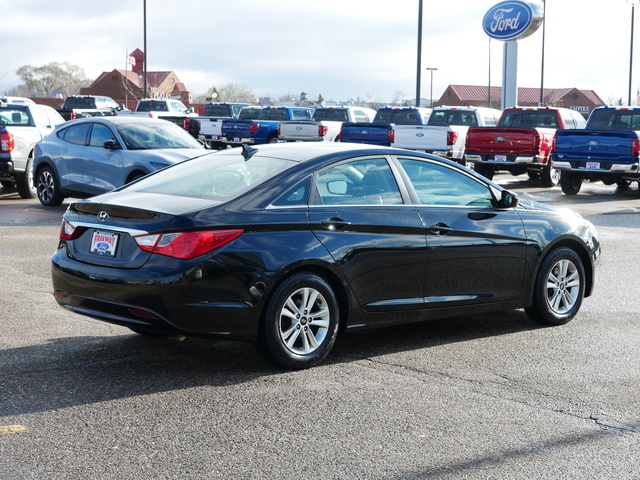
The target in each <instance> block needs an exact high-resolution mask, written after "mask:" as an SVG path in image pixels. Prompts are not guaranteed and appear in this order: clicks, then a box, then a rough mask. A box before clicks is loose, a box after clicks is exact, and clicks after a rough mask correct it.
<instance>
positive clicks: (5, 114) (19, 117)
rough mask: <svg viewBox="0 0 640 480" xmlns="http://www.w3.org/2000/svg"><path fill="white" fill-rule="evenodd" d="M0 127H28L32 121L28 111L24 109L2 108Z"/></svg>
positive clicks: (0, 110) (0, 111)
mask: <svg viewBox="0 0 640 480" xmlns="http://www.w3.org/2000/svg"><path fill="white" fill-rule="evenodd" d="M0 125H7V126H10V127H16V126H17V127H28V126H30V125H31V121H30V120H29V115H28V114H27V111H26V110H25V109H23V108H12V107H0Z"/></svg>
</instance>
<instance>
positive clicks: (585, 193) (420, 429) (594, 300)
mask: <svg viewBox="0 0 640 480" xmlns="http://www.w3.org/2000/svg"><path fill="white" fill-rule="evenodd" d="M495 180H497V181H498V182H500V183H503V184H505V185H508V186H509V187H508V188H511V189H512V190H514V191H516V192H518V193H519V194H520V195H521V196H526V197H529V198H533V199H535V200H540V201H545V202H547V203H552V204H555V205H562V206H566V207H568V208H571V209H573V210H576V211H578V212H579V213H581V214H582V215H584V216H585V217H587V218H588V219H589V220H591V221H592V222H593V223H594V224H595V225H596V227H597V228H598V233H599V236H600V240H601V242H602V247H603V255H602V259H601V262H600V265H599V271H598V279H597V282H596V291H595V293H594V295H593V296H592V297H590V298H588V299H586V300H585V302H584V304H583V307H582V310H581V313H580V314H579V315H578V317H577V318H576V319H574V320H573V321H572V322H570V323H569V324H567V325H565V326H561V327H552V328H543V327H540V326H538V325H536V324H534V323H532V322H531V321H530V320H529V319H528V318H527V316H526V315H525V314H524V312H523V311H512V312H507V313H499V314H485V315H475V316H470V317H458V318H453V319H447V320H439V321H434V322H430V323H423V324H414V325H405V326H402V327H394V328H388V329H383V330H376V331H370V332H362V333H349V334H346V335H344V336H342V337H341V338H339V339H338V342H337V343H336V346H335V347H334V349H333V350H332V352H331V354H330V355H329V357H328V358H327V360H325V362H324V363H323V364H321V365H320V366H319V367H315V368H312V369H310V370H304V371H283V370H280V369H277V368H274V367H271V366H269V365H267V364H265V363H264V362H263V361H262V360H261V358H260V357H259V356H258V354H257V353H256V352H255V350H254V348H253V346H252V345H250V344H245V343H240V342H222V341H208V340H197V339H186V340H184V341H177V340H170V339H159V338H143V337H141V336H138V335H134V334H131V332H130V331H129V330H127V329H125V328H122V327H117V326H111V325H106V324H104V323H101V322H97V321H94V320H91V319H89V318H84V317H80V316H77V315H74V314H71V313H69V312H66V311H64V310H62V309H61V308H60V307H58V306H57V304H56V303H55V301H54V300H53V298H52V296H51V286H50V278H49V258H50V255H51V253H52V252H53V250H54V249H55V248H56V239H57V236H58V229H59V223H60V217H61V215H62V213H63V212H64V208H65V207H64V206H61V207H56V208H51V209H47V208H44V207H42V206H41V205H40V204H39V202H38V201H37V200H22V199H20V198H19V196H18V195H17V193H15V192H12V191H5V190H2V189H0V268H1V269H2V275H1V276H0V291H1V292H2V302H1V303H0V304H1V305H2V306H1V307H0V392H1V393H0V452H2V455H0V478H7V479H11V480H13V479H20V480H21V479H107V478H113V479H124V478H126V479H151V478H153V479H176V478H180V479H203V478H207V479H218V478H219V479H300V478H306V479H427V478H428V479H432V478H433V479H460V478H473V479H477V478H481V479H484V478H486V479H496V478H500V479H511V478H513V479H522V478H527V479H550V478H567V479H568V478H571V479H573V478H581V479H637V478H640V459H639V458H638V452H639V451H640V399H639V398H638V392H639V391H640V362H638V359H639V354H638V352H639V351H640V313H638V312H640V300H639V299H638V295H637V293H636V289H637V285H638V280H637V274H636V271H637V268H636V265H635V260H636V257H637V253H638V246H637V238H638V229H639V228H640V215H639V213H640V194H639V192H638V190H637V187H636V186H633V187H632V188H631V189H630V190H629V191H626V192H617V191H616V190H615V187H606V186H603V185H602V184H585V185H584V186H583V189H582V191H581V192H580V194H579V195H577V196H575V197H567V196H565V195H563V194H562V192H561V191H560V189H559V188H558V187H556V188H554V189H549V190H547V189H542V188H538V187H535V186H532V185H530V184H528V183H527V182H526V181H524V180H523V179H522V178H521V177H510V176H507V175H504V176H503V175H499V176H497V177H496V179H495Z"/></svg>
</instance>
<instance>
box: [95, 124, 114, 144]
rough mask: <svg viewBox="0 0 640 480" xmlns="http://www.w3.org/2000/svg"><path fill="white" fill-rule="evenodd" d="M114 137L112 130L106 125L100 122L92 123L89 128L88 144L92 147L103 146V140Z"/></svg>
mask: <svg viewBox="0 0 640 480" xmlns="http://www.w3.org/2000/svg"><path fill="white" fill-rule="evenodd" d="M112 138H115V137H114V134H113V132H112V131H111V129H110V128H109V127H107V126H106V125H102V124H101V123H94V124H93V128H92V129H91V137H90V138H89V145H91V146H92V147H103V146H104V142H106V141H107V140H111V139H112Z"/></svg>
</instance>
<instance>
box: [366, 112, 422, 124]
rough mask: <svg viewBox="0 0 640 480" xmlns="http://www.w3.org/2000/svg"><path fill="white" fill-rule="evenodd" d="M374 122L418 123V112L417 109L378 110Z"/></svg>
mask: <svg viewBox="0 0 640 480" xmlns="http://www.w3.org/2000/svg"><path fill="white" fill-rule="evenodd" d="M373 123H386V124H391V123H394V124H396V125H417V124H418V112H417V111H416V110H378V113H376V116H375V118H374V119H373Z"/></svg>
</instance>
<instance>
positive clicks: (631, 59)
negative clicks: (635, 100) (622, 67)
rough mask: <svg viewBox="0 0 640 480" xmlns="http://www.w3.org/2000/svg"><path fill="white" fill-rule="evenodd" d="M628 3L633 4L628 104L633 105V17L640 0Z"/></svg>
mask: <svg viewBox="0 0 640 480" xmlns="http://www.w3.org/2000/svg"><path fill="white" fill-rule="evenodd" d="M627 3H628V4H629V5H631V46H630V53H629V99H628V103H627V105H629V106H631V80H632V77H633V74H632V71H633V70H632V69H633V23H634V21H633V17H634V15H635V10H636V5H638V4H639V3H640V0H627Z"/></svg>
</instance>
